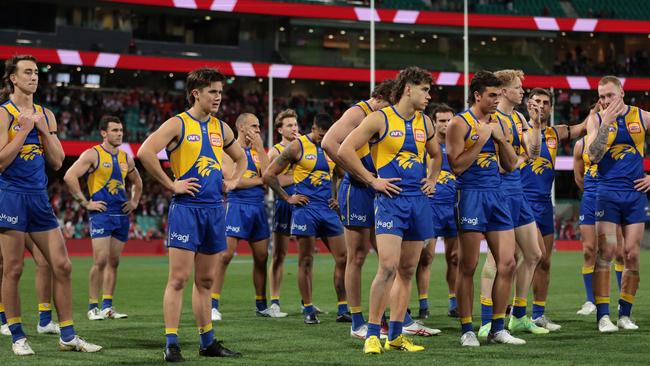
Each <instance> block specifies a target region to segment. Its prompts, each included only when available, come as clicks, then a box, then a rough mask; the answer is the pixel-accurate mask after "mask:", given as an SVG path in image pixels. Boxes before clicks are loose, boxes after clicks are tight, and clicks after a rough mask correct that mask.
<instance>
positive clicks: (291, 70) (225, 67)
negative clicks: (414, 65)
mask: <svg viewBox="0 0 650 366" xmlns="http://www.w3.org/2000/svg"><path fill="white" fill-rule="evenodd" d="M196 1H198V0H196ZM18 54H31V55H33V56H34V57H36V58H37V59H38V61H39V62H40V63H46V64H47V63H52V64H61V65H73V66H87V67H102V68H115V69H127V70H149V71H164V72H189V71H191V70H194V69H197V68H199V67H205V66H208V67H215V68H218V69H219V70H220V71H221V72H222V73H224V74H225V75H232V76H246V77H262V78H266V77H269V76H271V77H274V78H281V79H312V80H335V81H357V82H369V81H370V70H369V69H358V68H351V67H327V66H308V65H286V64H267V63H252V62H237V61H217V60H207V59H203V60H201V59H189V58H180V57H156V56H138V55H120V54H114V53H102V52H90V51H73V50H58V49H52V48H34V47H23V46H1V45H0V58H2V59H6V58H9V57H11V56H13V55H18ZM398 72H399V70H376V79H377V80H378V81H381V80H384V79H387V78H393V77H395V76H396V75H397V73H398ZM431 75H432V76H433V80H434V83H435V84H436V85H440V86H462V85H463V78H462V77H461V76H462V74H461V73H459V72H447V71H431ZM470 77H471V75H470ZM598 80H600V78H599V77H597V76H563V75H558V76H552V75H527V76H526V79H525V80H524V85H523V86H524V87H525V88H534V87H542V88H551V87H553V88H556V89H576V90H595V89H596V88H597V86H598ZM621 81H622V82H623V84H624V86H625V89H626V90H630V91H648V90H650V78H621Z"/></svg>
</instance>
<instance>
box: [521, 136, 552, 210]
mask: <svg viewBox="0 0 650 366" xmlns="http://www.w3.org/2000/svg"><path fill="white" fill-rule="evenodd" d="M529 127H530V126H529ZM559 140H560V139H559V137H558V133H557V130H556V129H555V127H546V129H545V130H544V131H543V132H542V144H541V148H540V153H539V156H538V157H537V159H535V160H533V161H532V162H524V163H522V164H521V167H520V168H521V184H522V186H523V189H524V194H525V195H526V198H527V199H528V200H529V201H537V202H539V201H548V200H550V199H551V189H552V188H553V180H554V179H555V157H556V156H557V146H558V144H559Z"/></svg>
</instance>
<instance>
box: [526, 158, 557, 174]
mask: <svg viewBox="0 0 650 366" xmlns="http://www.w3.org/2000/svg"><path fill="white" fill-rule="evenodd" d="M531 169H532V170H533V173H535V174H537V175H539V174H542V173H544V171H546V170H551V169H553V165H552V164H551V162H550V161H549V160H548V159H546V158H542V157H541V156H540V157H538V158H537V159H535V161H533V166H532V167H531Z"/></svg>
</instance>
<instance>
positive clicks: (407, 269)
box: [397, 265, 417, 280]
mask: <svg viewBox="0 0 650 366" xmlns="http://www.w3.org/2000/svg"><path fill="white" fill-rule="evenodd" d="M416 269H417V266H411V265H400V266H399V267H397V271H398V273H399V276H400V277H402V278H403V279H405V280H408V279H411V278H412V277H413V275H414V274H415V270H416Z"/></svg>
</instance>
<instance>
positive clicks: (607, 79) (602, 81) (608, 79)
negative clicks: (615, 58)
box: [598, 75, 623, 89]
mask: <svg viewBox="0 0 650 366" xmlns="http://www.w3.org/2000/svg"><path fill="white" fill-rule="evenodd" d="M608 83H612V84H614V85H616V86H618V88H619V89H623V83H621V80H620V79H619V78H617V77H616V76H614V75H607V76H603V78H602V79H600V81H599V82H598V85H605V84H608Z"/></svg>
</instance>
